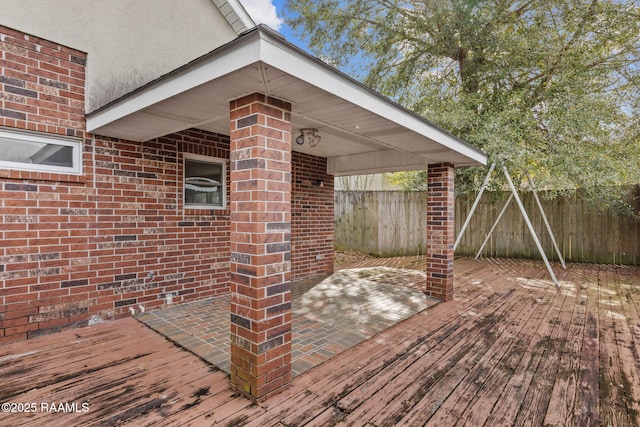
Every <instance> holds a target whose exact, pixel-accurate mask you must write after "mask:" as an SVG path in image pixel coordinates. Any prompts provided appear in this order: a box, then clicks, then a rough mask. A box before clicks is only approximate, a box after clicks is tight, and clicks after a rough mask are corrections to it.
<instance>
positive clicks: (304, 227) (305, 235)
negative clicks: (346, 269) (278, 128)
mask: <svg viewBox="0 0 640 427" xmlns="http://www.w3.org/2000/svg"><path fill="white" fill-rule="evenodd" d="M292 157H293V159H292V162H293V165H292V170H291V173H292V178H291V179H292V181H293V190H292V192H293V194H292V197H291V259H292V275H293V279H294V280H299V279H304V278H307V277H313V276H317V275H321V274H330V273H333V257H334V255H333V248H334V223H333V218H334V200H333V176H332V175H328V174H327V159H325V158H322V157H315V156H310V155H307V154H302V153H296V152H294V153H293V156H292Z"/></svg>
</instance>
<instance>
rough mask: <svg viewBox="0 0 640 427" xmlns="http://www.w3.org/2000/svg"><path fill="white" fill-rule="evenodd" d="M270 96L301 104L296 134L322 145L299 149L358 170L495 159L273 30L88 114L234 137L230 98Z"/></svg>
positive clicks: (151, 131)
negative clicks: (315, 137) (310, 132)
mask: <svg viewBox="0 0 640 427" xmlns="http://www.w3.org/2000/svg"><path fill="white" fill-rule="evenodd" d="M255 92H260V93H264V94H265V95H268V96H271V97H274V98H278V99H281V100H284V101H288V102H290V103H291V104H292V117H291V124H292V132H293V136H294V137H295V136H296V135H297V134H298V133H299V132H300V129H303V128H316V129H318V133H319V134H320V135H321V136H322V141H321V143H320V144H319V145H318V146H317V147H315V148H313V147H310V146H308V145H307V144H304V145H297V144H295V143H294V144H293V150H295V151H300V152H303V153H308V154H312V155H315V156H320V157H325V158H327V159H328V172H329V173H332V174H335V175H356V174H364V173H376V172H392V171H400V170H418V169H425V168H426V165H428V164H430V163H440V162H449V163H452V164H454V165H456V166H470V165H483V164H486V156H485V155H484V154H483V153H482V152H480V151H478V150H477V149H475V148H473V147H472V146H470V145H469V144H467V143H466V142H464V141H462V140H460V139H458V138H456V137H455V136H453V135H451V134H449V133H447V132H446V131H444V130H442V129H440V128H438V127H437V126H435V125H434V124H432V123H430V122H428V121H427V120H425V119H423V118H422V117H420V116H418V115H416V114H414V113H412V112H411V111H409V110H407V109H405V108H403V107H401V106H400V105H398V104H396V103H393V102H392V101H390V100H388V99H387V98H385V97H383V96H381V95H379V94H377V93H376V92H374V91H372V90H370V89H368V88H366V87H365V86H363V85H362V84H360V83H358V82H356V81H355V80H353V79H351V78H349V77H348V76H346V75H344V74H342V73H341V72H339V71H337V70H335V69H334V68H332V67H330V66H328V65H326V64H325V63H323V62H321V61H319V60H318V59H316V58H314V57H312V56H310V55H309V54H307V53H305V52H303V51H302V50H300V49H298V48H296V47H295V46H293V45H291V44H290V43H288V42H287V41H285V40H284V39H283V38H282V36H280V35H279V34H278V33H276V32H275V31H273V30H271V29H269V28H268V27H264V26H258V27H255V28H254V29H252V30H250V31H248V32H247V33H244V34H243V35H241V36H240V37H238V38H237V39H236V40H234V41H233V42H231V43H228V44H226V45H224V46H222V47H220V48H218V49H216V50H214V51H213V52H211V53H209V54H207V55H205V56H203V57H201V58H199V59H197V60H196V61H193V62H191V63H189V64H186V65H185V66H183V67H181V68H179V69H177V70H175V71H173V72H172V73H170V74H167V75H165V76H164V77H161V78H160V79H158V80H156V81H154V82H152V83H150V84H148V85H146V86H144V87H142V88H140V89H139V90H137V91H134V92H132V93H130V94H128V95H126V96H125V97H123V98H120V99H119V100H116V101H114V102H112V103H110V104H108V105H106V106H104V107H102V108H100V109H98V110H96V111H93V112H91V113H89V114H88V115H87V128H88V131H89V132H91V133H94V134H97V135H104V136H110V137H116V138H122V139H127V140H133V141H140V142H143V141H149V140H152V139H154V138H157V137H160V136H164V135H167V134H170V133H174V132H178V131H181V130H184V129H189V128H197V129H203V130H207V131H211V132H217V133H220V134H225V135H228V134H229V101H230V100H233V99H237V98H239V97H242V96H244V95H248V94H251V93H255Z"/></svg>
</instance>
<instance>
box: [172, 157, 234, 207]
mask: <svg viewBox="0 0 640 427" xmlns="http://www.w3.org/2000/svg"><path fill="white" fill-rule="evenodd" d="M187 160H194V161H197V162H202V163H211V164H217V165H221V166H222V172H221V175H222V182H221V189H220V191H221V193H222V197H221V200H222V204H221V205H220V206H217V205H208V204H187V201H186V198H185V184H186V179H187V177H186V172H187ZM182 205H183V206H184V208H185V209H207V210H225V209H227V160H226V159H222V158H219V157H210V156H203V155H200V154H187V153H184V154H183V160H182Z"/></svg>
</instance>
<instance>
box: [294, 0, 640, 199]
mask: <svg viewBox="0 0 640 427" xmlns="http://www.w3.org/2000/svg"><path fill="white" fill-rule="evenodd" d="M286 16H287V23H288V24H289V25H290V26H291V27H292V28H293V29H294V31H295V32H296V33H297V34H298V35H299V36H300V37H302V38H304V39H305V40H306V42H307V43H308V45H309V46H310V48H311V49H312V50H313V52H314V53H315V54H316V55H317V56H319V57H321V58H324V59H325V60H327V61H328V62H330V63H332V64H334V65H337V66H338V67H340V68H341V69H342V70H343V71H345V72H347V73H349V74H351V75H352V76H354V77H356V78H358V79H360V80H362V81H363V82H364V83H365V84H367V85H368V86H370V87H372V88H374V89H376V90H378V91H380V92H381V93H383V94H385V95H387V96H388V97H390V98H392V99H394V100H395V101H397V102H399V103H401V104H403V105H405V106H407V107H408V108H410V109H412V110H414V111H417V112H419V113H420V114H422V115H423V116H424V117H426V118H428V119H429V120H431V121H433V122H435V123H437V124H439V125H440V126H442V127H443V128H445V129H447V130H448V131H450V132H452V133H453V134H455V135H457V136H459V137H461V138H463V139H465V140H466V141H468V142H470V143H471V144H473V145H475V146H477V147H479V148H481V149H483V150H484V151H485V152H486V153H487V154H488V155H489V161H490V162H492V161H502V162H504V163H505V164H506V165H507V166H508V168H509V169H510V171H511V172H512V174H513V175H514V176H515V177H516V179H520V180H521V182H524V180H523V179H522V178H523V177H524V173H525V172H526V171H528V172H530V173H531V174H532V175H533V176H534V178H535V180H536V183H537V185H538V186H539V187H542V188H549V189H554V190H557V191H573V190H575V189H578V188H579V189H583V191H586V192H587V193H588V194H589V195H591V197H592V198H594V199H607V200H609V201H613V202H616V201H619V200H620V194H619V193H617V192H615V191H612V190H611V187H612V186H616V185H619V184H630V183H634V184H635V183H640V136H639V135H640V118H639V117H640V114H638V113H639V112H640V101H639V99H640V77H639V76H640V62H639V57H640V0H521V1H518V0H421V1H420V0H404V1H403V0H296V1H289V2H287V5H286ZM485 173H486V172H485V169H484V168H465V169H461V170H459V171H458V174H457V178H458V182H457V186H458V187H457V188H458V190H459V191H462V192H464V191H471V190H474V189H477V187H478V186H479V184H480V183H481V182H482V178H483V175H484V174H485ZM423 177H424V174H420V173H413V174H408V175H405V176H403V177H401V178H399V179H400V180H404V181H405V182H407V187H408V188H419V187H420V185H421V183H420V182H415V180H418V181H419V180H421V179H423Z"/></svg>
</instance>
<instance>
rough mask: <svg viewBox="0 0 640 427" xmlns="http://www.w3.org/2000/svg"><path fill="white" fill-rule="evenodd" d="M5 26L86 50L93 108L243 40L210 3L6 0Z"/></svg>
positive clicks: (2, 5) (0, 1) (1, 19)
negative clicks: (235, 41) (206, 54)
mask: <svg viewBox="0 0 640 427" xmlns="http://www.w3.org/2000/svg"><path fill="white" fill-rule="evenodd" d="M0 10H2V13H0V25H5V26H7V27H10V28H14V29H16V30H19V31H22V32H25V33H28V34H32V35H34V36H37V37H43V38H45V39H48V40H55V41H56V42H57V43H61V44H63V45H66V46H69V47H71V48H74V49H77V50H80V51H83V52H86V53H87V54H88V60H87V67H88V68H87V98H86V101H87V102H86V111H87V112H89V111H93V110H95V109H96V108H98V107H100V106H102V105H104V104H106V103H108V102H110V101H112V100H114V99H117V98H119V97H120V96H122V95H124V94H126V93H128V92H130V91H132V90H134V89H136V88H137V87H139V86H141V85H143V84H145V83H148V82H149V81H151V80H154V79H155V78H157V77H159V76H161V75H163V74H166V73H168V72H169V71H171V70H173V69H175V68H177V67H179V66H181V65H183V64H185V63H187V62H188V61H191V60H193V59H195V58H197V57H199V56H201V55H203V54H205V53H207V52H209V51H211V50H213V49H215V48H216V47H218V46H220V45H222V44H224V43H226V42H229V41H231V40H233V39H234V38H235V37H236V34H235V32H234V31H233V30H232V28H231V26H230V25H229V24H228V22H227V21H226V20H225V18H224V17H223V16H222V15H221V14H220V12H219V10H218V9H217V7H216V6H215V5H214V4H213V2H212V1H211V0H180V1H176V0H135V1H131V0H109V1H104V0H0Z"/></svg>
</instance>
